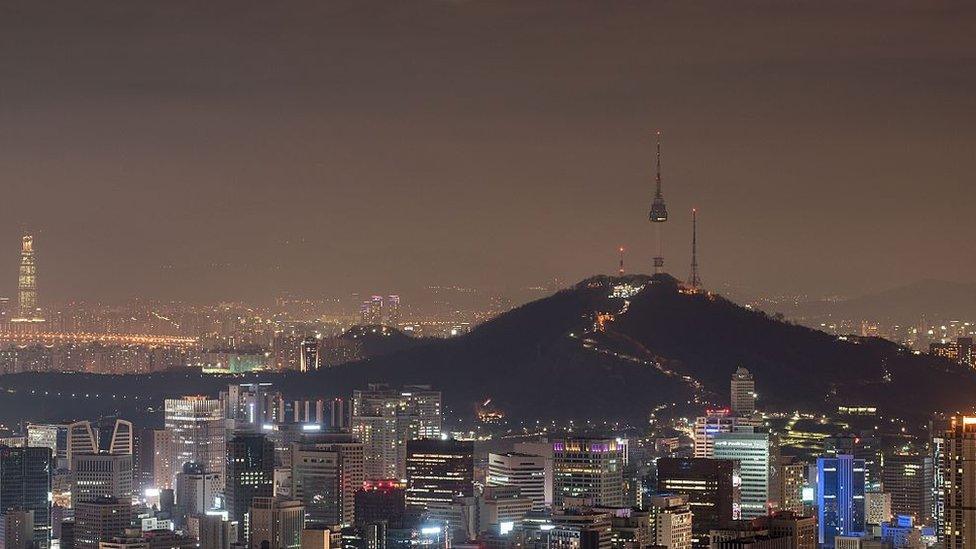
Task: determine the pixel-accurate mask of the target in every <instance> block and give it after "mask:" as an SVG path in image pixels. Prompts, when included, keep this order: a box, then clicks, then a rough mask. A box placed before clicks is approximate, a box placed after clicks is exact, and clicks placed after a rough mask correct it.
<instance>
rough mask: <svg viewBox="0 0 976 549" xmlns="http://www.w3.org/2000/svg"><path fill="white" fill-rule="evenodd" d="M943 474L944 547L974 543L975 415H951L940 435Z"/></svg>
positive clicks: (951, 548)
mask: <svg viewBox="0 0 976 549" xmlns="http://www.w3.org/2000/svg"><path fill="white" fill-rule="evenodd" d="M943 439H944V440H945V446H944V450H943V452H942V463H941V464H940V465H941V468H942V476H943V479H944V486H945V495H944V496H943V497H944V499H943V501H944V502H945V505H944V512H945V532H944V535H943V537H944V539H940V540H939V541H940V542H944V546H945V548H946V549H963V548H966V547H973V546H976V483H974V482H973V479H974V478H976V417H971V416H957V417H954V418H952V421H951V423H950V426H949V429H948V430H947V431H946V433H945V435H944V436H943Z"/></svg>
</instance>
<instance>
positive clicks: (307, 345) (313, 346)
mask: <svg viewBox="0 0 976 549" xmlns="http://www.w3.org/2000/svg"><path fill="white" fill-rule="evenodd" d="M300 353H301V354H300V357H299V358H300V360H299V370H301V371H302V372H314V371H316V370H318V369H319V367H320V366H321V360H320V357H319V340H318V338H316V337H314V336H308V337H306V338H304V339H302V342H301V346H300Z"/></svg>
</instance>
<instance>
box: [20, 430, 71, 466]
mask: <svg viewBox="0 0 976 549" xmlns="http://www.w3.org/2000/svg"><path fill="white" fill-rule="evenodd" d="M27 445H28V446H35V447H45V448H50V449H51V453H52V454H53V455H54V459H55V468H56V469H67V468H68V466H69V465H68V426H67V425H63V424H57V423H50V424H44V423H28V424H27Z"/></svg>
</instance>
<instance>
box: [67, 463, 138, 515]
mask: <svg viewBox="0 0 976 549" xmlns="http://www.w3.org/2000/svg"><path fill="white" fill-rule="evenodd" d="M132 493H133V491H132V454H109V453H107V452H99V453H94V454H81V453H75V454H72V456H71V505H72V507H76V506H77V505H78V504H79V503H81V502H83V501H92V500H95V499H97V498H101V497H113V498H117V499H119V500H123V501H129V500H131V499H132Z"/></svg>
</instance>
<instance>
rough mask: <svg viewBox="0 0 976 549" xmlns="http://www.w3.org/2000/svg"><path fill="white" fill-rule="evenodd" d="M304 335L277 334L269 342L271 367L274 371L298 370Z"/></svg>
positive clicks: (300, 362)
mask: <svg viewBox="0 0 976 549" xmlns="http://www.w3.org/2000/svg"><path fill="white" fill-rule="evenodd" d="M304 339H305V337H304V335H299V334H293V333H285V332H279V333H276V334H275V336H274V339H273V340H272V341H271V366H272V368H274V369H275V370H278V371H281V370H300V369H301V364H302V341H303V340H304Z"/></svg>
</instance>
